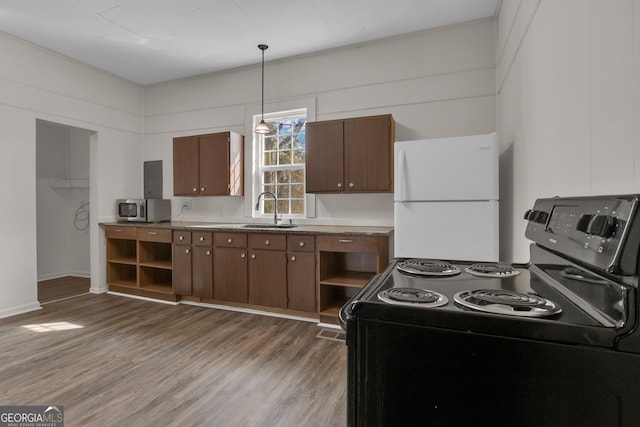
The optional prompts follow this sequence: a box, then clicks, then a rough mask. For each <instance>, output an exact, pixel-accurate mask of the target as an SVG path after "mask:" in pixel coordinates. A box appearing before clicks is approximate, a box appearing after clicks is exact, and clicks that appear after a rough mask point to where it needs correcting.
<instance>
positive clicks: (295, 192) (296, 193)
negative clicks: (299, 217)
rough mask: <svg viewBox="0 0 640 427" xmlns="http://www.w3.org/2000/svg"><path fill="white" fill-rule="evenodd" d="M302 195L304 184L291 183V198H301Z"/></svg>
mask: <svg viewBox="0 0 640 427" xmlns="http://www.w3.org/2000/svg"><path fill="white" fill-rule="evenodd" d="M303 197H304V185H302V184H292V185H291V198H292V199H302V198H303Z"/></svg>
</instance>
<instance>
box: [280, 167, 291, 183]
mask: <svg viewBox="0 0 640 427" xmlns="http://www.w3.org/2000/svg"><path fill="white" fill-rule="evenodd" d="M277 173H278V182H279V183H280V184H282V183H285V182H289V181H290V179H291V171H288V170H284V171H278V172H277Z"/></svg>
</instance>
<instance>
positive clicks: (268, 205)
mask: <svg viewBox="0 0 640 427" xmlns="http://www.w3.org/2000/svg"><path fill="white" fill-rule="evenodd" d="M275 205H276V204H275V203H274V202H273V199H265V200H264V204H263V205H262V206H264V208H263V212H264V213H273V207H274V206H275ZM278 206H280V202H278Z"/></svg>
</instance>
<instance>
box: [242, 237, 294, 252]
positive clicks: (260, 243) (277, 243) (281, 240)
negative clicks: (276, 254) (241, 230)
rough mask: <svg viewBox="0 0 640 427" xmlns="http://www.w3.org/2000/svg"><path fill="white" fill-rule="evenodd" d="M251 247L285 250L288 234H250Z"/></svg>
mask: <svg viewBox="0 0 640 427" xmlns="http://www.w3.org/2000/svg"><path fill="white" fill-rule="evenodd" d="M249 247H250V248H251V249H273V250H276V251H284V250H286V249H287V236H286V235H284V234H262V233H260V234H249Z"/></svg>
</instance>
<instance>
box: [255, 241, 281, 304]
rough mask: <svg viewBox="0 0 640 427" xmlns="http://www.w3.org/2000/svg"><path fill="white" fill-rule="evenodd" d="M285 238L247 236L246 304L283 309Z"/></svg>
mask: <svg viewBox="0 0 640 427" xmlns="http://www.w3.org/2000/svg"><path fill="white" fill-rule="evenodd" d="M286 249H287V236H286V235H284V234H262V233H260V234H250V235H249V254H250V255H249V302H250V303H251V304H256V305H263V306H267V307H280V308H287V253H286Z"/></svg>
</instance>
